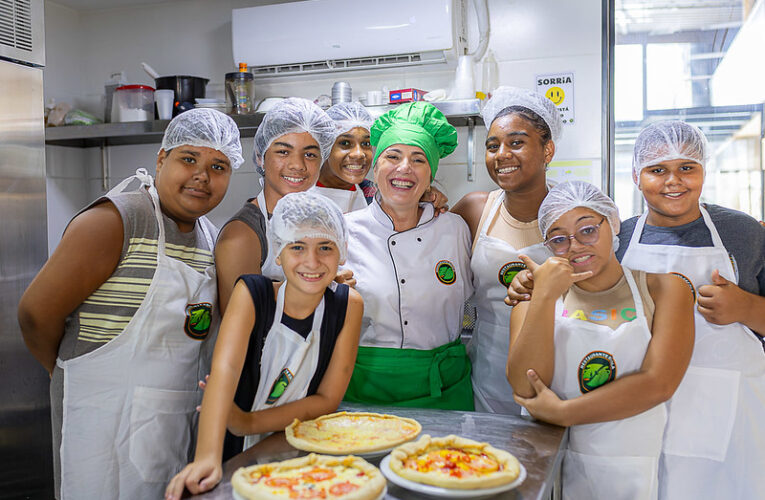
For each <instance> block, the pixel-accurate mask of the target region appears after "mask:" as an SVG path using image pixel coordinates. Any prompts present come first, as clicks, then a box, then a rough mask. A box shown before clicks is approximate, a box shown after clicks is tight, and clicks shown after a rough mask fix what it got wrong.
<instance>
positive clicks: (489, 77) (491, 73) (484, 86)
mask: <svg viewBox="0 0 765 500" xmlns="http://www.w3.org/2000/svg"><path fill="white" fill-rule="evenodd" d="M498 81H499V66H498V65H497V60H496V59H494V53H493V52H492V51H491V50H489V51H488V52H487V53H486V57H484V58H483V67H482V71H481V90H482V91H483V93H484V94H485V95H486V97H491V93H492V92H494V89H496V88H497V84H498V83H497V82H498Z"/></svg>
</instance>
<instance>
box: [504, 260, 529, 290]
mask: <svg viewBox="0 0 765 500" xmlns="http://www.w3.org/2000/svg"><path fill="white" fill-rule="evenodd" d="M524 269H526V264H524V263H523V262H520V261H516V262H508V263H507V264H505V265H504V266H502V267H500V268H499V274H498V275H497V278H498V279H499V284H500V285H502V286H504V287H505V288H507V287H509V286H510V283H511V282H512V281H513V278H515V275H516V274H518V272H519V271H523V270H524Z"/></svg>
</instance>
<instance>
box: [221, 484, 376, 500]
mask: <svg viewBox="0 0 765 500" xmlns="http://www.w3.org/2000/svg"><path fill="white" fill-rule="evenodd" d="M231 492H232V493H233V494H234V500H247V499H246V498H244V497H243V496H242V495H240V494H239V493H237V492H236V490H235V489H233V487H232V489H231ZM387 494H388V485H387V484H386V485H385V487H384V488H383V490H382V493H380V496H378V497H377V498H375V500H382V499H383V498H385V495H387Z"/></svg>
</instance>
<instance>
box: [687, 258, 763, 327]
mask: <svg viewBox="0 0 765 500" xmlns="http://www.w3.org/2000/svg"><path fill="white" fill-rule="evenodd" d="M749 296H750V294H749V293H747V292H745V291H744V290H742V289H741V288H739V287H738V285H736V284H735V283H733V282H732V281H728V280H727V279H725V278H723V277H722V276H720V272H719V271H718V270H717V269H715V270H714V271H712V284H711V285H703V286H700V287H699V297H698V300H697V303H698V309H699V313H701V315H702V316H704V319H706V320H707V321H709V322H710V323H714V324H716V325H728V324H730V323H735V322H737V321H739V322H742V321H743V318H744V317H745V316H746V314H747V309H748V308H749V304H750V297H749Z"/></svg>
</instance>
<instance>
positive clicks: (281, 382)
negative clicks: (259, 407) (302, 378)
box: [266, 368, 295, 405]
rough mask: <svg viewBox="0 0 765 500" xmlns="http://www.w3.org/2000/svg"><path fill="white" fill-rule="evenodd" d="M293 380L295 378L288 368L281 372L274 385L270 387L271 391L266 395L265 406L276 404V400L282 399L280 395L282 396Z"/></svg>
mask: <svg viewBox="0 0 765 500" xmlns="http://www.w3.org/2000/svg"><path fill="white" fill-rule="evenodd" d="M293 378H295V376H294V375H293V374H292V372H291V371H290V369H289V368H285V369H284V370H282V372H281V373H280V374H279V376H278V377H276V380H274V385H272V386H271V391H270V392H269V393H268V399H266V404H267V405H272V404H274V403H276V400H277V399H279V398H280V397H282V394H284V391H285V390H286V389H287V386H288V385H290V382H292V379H293Z"/></svg>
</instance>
